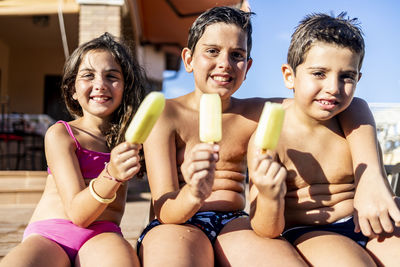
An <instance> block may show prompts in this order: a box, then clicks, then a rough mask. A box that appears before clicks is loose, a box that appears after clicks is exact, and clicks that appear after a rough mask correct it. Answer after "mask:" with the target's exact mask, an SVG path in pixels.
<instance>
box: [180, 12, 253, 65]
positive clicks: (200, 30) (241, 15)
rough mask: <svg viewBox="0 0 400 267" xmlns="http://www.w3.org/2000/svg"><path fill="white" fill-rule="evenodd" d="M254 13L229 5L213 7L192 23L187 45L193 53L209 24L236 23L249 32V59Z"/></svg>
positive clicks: (248, 56) (248, 55)
mask: <svg viewBox="0 0 400 267" xmlns="http://www.w3.org/2000/svg"><path fill="white" fill-rule="evenodd" d="M253 14H254V13H253V12H245V11H242V10H240V9H237V8H233V7H227V6H223V7H214V8H212V9H210V10H208V11H206V12H204V13H202V14H201V15H200V16H199V17H198V18H197V19H196V20H195V21H194V23H193V24H192V27H191V28H190V30H189V36H188V43H187V47H188V48H189V49H190V50H191V51H192V53H194V50H195V48H196V44H197V42H198V41H199V40H200V38H201V36H203V34H204V31H205V30H206V28H207V26H210V25H212V24H215V23H219V22H223V23H226V24H234V25H236V26H238V27H239V28H241V29H242V30H243V31H244V32H245V33H247V59H249V58H250V51H251V46H252V38H251V34H252V26H251V16H252V15H253ZM221 38H223V37H221Z"/></svg>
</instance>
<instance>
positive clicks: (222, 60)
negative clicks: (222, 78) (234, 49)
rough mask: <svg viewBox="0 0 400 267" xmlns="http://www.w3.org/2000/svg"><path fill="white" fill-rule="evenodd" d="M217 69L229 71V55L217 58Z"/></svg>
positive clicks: (222, 54)
mask: <svg viewBox="0 0 400 267" xmlns="http://www.w3.org/2000/svg"><path fill="white" fill-rule="evenodd" d="M218 67H219V68H222V69H230V68H231V61H230V58H229V55H228V54H226V53H221V54H220V55H219V57H218Z"/></svg>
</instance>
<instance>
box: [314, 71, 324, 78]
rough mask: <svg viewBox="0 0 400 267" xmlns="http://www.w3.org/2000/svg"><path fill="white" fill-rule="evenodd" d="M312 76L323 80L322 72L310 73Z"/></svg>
mask: <svg viewBox="0 0 400 267" xmlns="http://www.w3.org/2000/svg"><path fill="white" fill-rule="evenodd" d="M312 75H313V76H314V77H317V78H320V79H322V78H325V73H323V72H322V71H315V72H313V73H312Z"/></svg>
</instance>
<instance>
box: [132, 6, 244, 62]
mask: <svg viewBox="0 0 400 267" xmlns="http://www.w3.org/2000/svg"><path fill="white" fill-rule="evenodd" d="M129 1H133V2H137V8H138V12H137V13H138V14H140V15H139V17H140V18H139V23H140V25H138V26H139V27H138V28H139V33H138V35H139V40H140V42H141V43H142V45H146V44H151V45H156V46H159V47H160V48H162V49H163V50H169V51H170V52H172V53H175V54H176V53H177V54H179V53H180V51H181V48H183V47H185V46H186V42H187V36H188V32H189V28H190V26H191V25H192V23H193V21H194V20H195V19H196V18H197V17H198V16H199V15H200V14H201V13H202V12H204V11H205V10H207V9H210V8H212V7H215V6H237V7H241V5H242V4H243V2H246V1H244V0H193V1H188V0H129Z"/></svg>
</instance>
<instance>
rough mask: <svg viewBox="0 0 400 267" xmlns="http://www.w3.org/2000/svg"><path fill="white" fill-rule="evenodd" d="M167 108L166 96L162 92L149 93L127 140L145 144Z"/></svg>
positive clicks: (140, 107)
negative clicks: (165, 107)
mask: <svg viewBox="0 0 400 267" xmlns="http://www.w3.org/2000/svg"><path fill="white" fill-rule="evenodd" d="M164 106H165V98H164V95H163V94H162V93H160V92H151V93H149V94H148V95H147V96H146V97H145V98H144V100H143V101H142V103H141V104H140V106H139V108H138V110H137V111H136V114H135V116H134V117H133V119H132V121H131V123H130V124H129V126H128V129H127V130H126V133H125V140H126V141H128V142H130V143H135V144H143V142H144V141H146V138H147V136H148V135H149V134H150V132H151V129H153V126H154V124H155V123H156V121H157V119H158V117H160V115H161V112H162V111H163V109H164Z"/></svg>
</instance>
